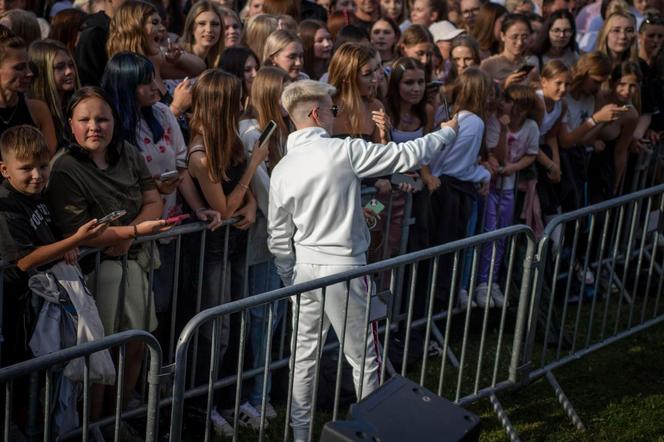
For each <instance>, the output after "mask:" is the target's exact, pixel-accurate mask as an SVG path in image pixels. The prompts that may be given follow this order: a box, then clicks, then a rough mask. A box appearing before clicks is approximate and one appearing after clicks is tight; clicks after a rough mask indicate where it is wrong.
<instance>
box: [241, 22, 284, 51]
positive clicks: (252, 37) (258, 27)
mask: <svg viewBox="0 0 664 442" xmlns="http://www.w3.org/2000/svg"><path fill="white" fill-rule="evenodd" d="M277 29H279V20H278V19H277V17H275V16H274V15H269V14H260V15H255V16H253V17H251V18H249V19H248V20H247V22H246V24H245V27H244V45H245V46H246V47H248V48H249V49H251V50H252V51H254V54H256V55H258V56H259V57H263V48H264V47H265V41H266V40H267V38H268V37H269V36H270V34H272V33H273V32H274V31H276V30H277Z"/></svg>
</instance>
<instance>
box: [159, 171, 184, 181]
mask: <svg viewBox="0 0 664 442" xmlns="http://www.w3.org/2000/svg"><path fill="white" fill-rule="evenodd" d="M178 175H179V174H178V171H177V170H169V171H168V172H164V173H162V174H161V175H159V181H171V180H174V179H176V178H177V177H178Z"/></svg>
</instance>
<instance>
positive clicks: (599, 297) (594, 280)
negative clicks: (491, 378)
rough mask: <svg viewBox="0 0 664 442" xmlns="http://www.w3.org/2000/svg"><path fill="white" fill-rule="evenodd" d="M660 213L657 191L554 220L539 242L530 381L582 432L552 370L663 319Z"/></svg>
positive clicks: (663, 201) (661, 194)
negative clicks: (542, 386) (547, 390)
mask: <svg viewBox="0 0 664 442" xmlns="http://www.w3.org/2000/svg"><path fill="white" fill-rule="evenodd" d="M663 211H664V185H659V186H656V187H653V188H650V189H646V190H641V191H638V192H635V193H632V194H629V195H625V196H621V197H618V198H615V199H612V200H608V201H604V202H602V203H599V204H595V205H593V206H590V207H587V208H584V209H580V210H576V211H573V212H570V213H565V214H562V215H559V216H557V217H555V218H554V219H553V220H551V222H549V224H548V225H547V226H546V228H545V233H544V236H543V238H542V239H541V240H540V242H539V245H538V252H537V261H538V265H537V267H536V269H537V270H536V272H535V278H534V282H533V292H532V293H533V295H532V304H531V306H530V318H529V331H528V342H527V345H526V349H525V354H526V359H525V360H526V361H531V360H532V367H530V369H529V379H530V381H533V380H535V379H538V378H540V377H542V376H545V377H546V379H547V380H548V381H549V383H550V384H551V386H552V387H553V389H554V390H555V393H556V396H557V397H558V398H559V400H560V402H561V404H562V405H563V407H564V408H565V411H566V412H567V414H568V415H569V417H570V418H571V419H572V421H573V422H574V424H575V425H576V426H577V427H578V428H579V429H584V425H583V423H582V422H581V420H580V419H579V417H578V415H577V414H576V412H575V410H574V407H573V406H572V404H571V403H570V402H569V400H568V399H567V397H566V396H565V393H564V391H563V390H562V388H561V386H560V385H559V384H558V382H557V380H556V378H555V376H554V375H553V372H552V370H554V369H556V368H558V367H560V366H562V365H565V364H567V363H569V362H571V361H574V360H577V359H579V358H582V357H584V356H585V355H587V354H589V353H591V352H593V351H595V350H598V349H600V348H602V347H604V346H606V345H608V344H610V343H612V342H614V341H616V340H619V339H622V338H624V337H627V336H630V335H632V334H634V333H636V332H639V331H641V330H644V329H646V328H648V327H651V326H653V325H655V324H657V323H659V322H661V321H662V320H664V309H663V308H662V306H661V305H660V297H661V293H662V286H663V284H664V273H663V272H664V259H663V258H662V257H660V255H662V252H661V249H660V246H661V243H662V221H663V220H664V218H663V213H662V212H663Z"/></svg>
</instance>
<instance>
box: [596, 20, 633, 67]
mask: <svg viewBox="0 0 664 442" xmlns="http://www.w3.org/2000/svg"><path fill="white" fill-rule="evenodd" d="M636 37H637V35H636V19H635V18H634V16H633V15H632V14H631V13H629V12H627V11H626V10H622V9H618V10H616V11H615V12H613V13H612V14H610V15H609V16H608V17H607V19H606V21H605V22H604V26H602V29H601V31H600V32H599V36H598V37H597V45H596V46H595V50H597V51H599V52H602V53H604V54H606V55H607V56H608V57H609V60H610V61H611V66H613V67H615V66H616V65H618V64H620V63H622V62H623V61H637V60H638V57H639V48H638V45H637V44H636Z"/></svg>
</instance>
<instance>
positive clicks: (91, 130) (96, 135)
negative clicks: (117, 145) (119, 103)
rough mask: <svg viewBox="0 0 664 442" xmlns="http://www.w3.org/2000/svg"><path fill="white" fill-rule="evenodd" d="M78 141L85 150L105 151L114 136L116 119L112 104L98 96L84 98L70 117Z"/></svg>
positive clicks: (70, 123) (72, 129)
mask: <svg viewBox="0 0 664 442" xmlns="http://www.w3.org/2000/svg"><path fill="white" fill-rule="evenodd" d="M69 125H70V126H71V131H72V133H73V134H74V138H75V139H76V142H77V143H78V144H79V145H80V146H81V147H82V148H84V149H85V150H87V151H92V152H105V151H106V147H108V144H109V143H110V142H111V139H112V138H113V127H114V125H115V121H114V119H113V112H112V111H111V108H110V106H109V105H108V104H107V103H106V102H105V101H104V100H102V99H100V98H97V97H91V98H86V99H84V100H82V101H81V102H80V103H79V104H78V105H77V106H76V108H74V112H73V114H72V117H71V118H70V119H69Z"/></svg>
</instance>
